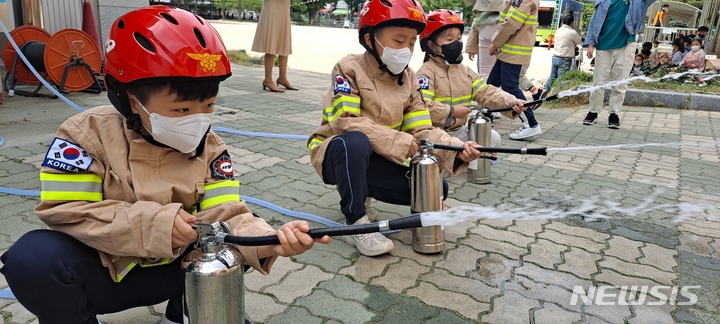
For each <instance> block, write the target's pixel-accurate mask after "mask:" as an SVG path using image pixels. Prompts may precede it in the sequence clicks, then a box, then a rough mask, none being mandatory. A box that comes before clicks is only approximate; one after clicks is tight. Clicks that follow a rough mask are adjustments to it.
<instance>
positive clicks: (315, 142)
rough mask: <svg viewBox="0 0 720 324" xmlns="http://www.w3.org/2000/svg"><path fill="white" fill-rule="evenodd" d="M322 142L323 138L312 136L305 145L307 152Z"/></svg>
mask: <svg viewBox="0 0 720 324" xmlns="http://www.w3.org/2000/svg"><path fill="white" fill-rule="evenodd" d="M322 142H323V140H321V139H317V138H313V139H312V140H310V144H308V146H307V150H308V152H310V151H312V150H313V149H314V148H316V147H318V146H320V144H322Z"/></svg>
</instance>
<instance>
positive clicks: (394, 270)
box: [370, 259, 430, 294]
mask: <svg viewBox="0 0 720 324" xmlns="http://www.w3.org/2000/svg"><path fill="white" fill-rule="evenodd" d="M429 271H430V267H426V266H422V265H419V264H417V263H415V262H413V261H410V260H408V259H404V260H401V261H400V262H399V263H397V264H392V265H390V267H389V268H388V270H387V272H386V273H385V274H384V275H383V276H382V277H379V278H375V279H371V280H370V284H373V285H379V286H382V287H385V288H386V289H387V290H389V291H391V292H393V293H396V294H399V293H402V292H403V291H405V290H406V289H408V288H411V287H414V286H415V285H416V281H417V278H418V277H419V276H420V275H421V274H423V273H427V272H429Z"/></svg>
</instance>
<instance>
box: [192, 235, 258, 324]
mask: <svg viewBox="0 0 720 324" xmlns="http://www.w3.org/2000/svg"><path fill="white" fill-rule="evenodd" d="M196 230H197V231H198V234H199V237H198V241H197V246H196V248H195V250H193V251H192V252H190V253H188V254H187V255H186V256H185V258H184V259H183V262H182V268H183V270H184V271H185V315H186V316H187V317H188V319H189V321H190V324H229V323H245V302H244V286H243V273H244V271H243V267H242V265H241V256H240V253H239V252H237V251H236V250H235V249H232V248H230V247H229V246H227V245H225V244H223V243H224V237H225V236H226V235H227V234H228V233H229V232H230V231H229V229H228V226H227V224H225V223H223V222H215V223H212V224H196Z"/></svg>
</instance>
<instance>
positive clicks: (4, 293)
mask: <svg viewBox="0 0 720 324" xmlns="http://www.w3.org/2000/svg"><path fill="white" fill-rule="evenodd" d="M0 298H5V299H16V298H15V295H13V293H12V291H10V289H0Z"/></svg>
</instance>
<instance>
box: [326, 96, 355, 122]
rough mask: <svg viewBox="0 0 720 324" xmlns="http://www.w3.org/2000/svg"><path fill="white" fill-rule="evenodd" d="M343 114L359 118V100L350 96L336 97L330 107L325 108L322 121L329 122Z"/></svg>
mask: <svg viewBox="0 0 720 324" xmlns="http://www.w3.org/2000/svg"><path fill="white" fill-rule="evenodd" d="M344 112H348V113H353V114H356V115H358V116H360V98H358V97H350V96H340V97H338V98H337V99H335V101H334V102H333V104H332V106H330V107H327V108H325V114H323V119H324V120H326V121H327V122H331V121H333V120H335V119H336V118H338V116H340V115H341V114H342V113H344Z"/></svg>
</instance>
